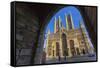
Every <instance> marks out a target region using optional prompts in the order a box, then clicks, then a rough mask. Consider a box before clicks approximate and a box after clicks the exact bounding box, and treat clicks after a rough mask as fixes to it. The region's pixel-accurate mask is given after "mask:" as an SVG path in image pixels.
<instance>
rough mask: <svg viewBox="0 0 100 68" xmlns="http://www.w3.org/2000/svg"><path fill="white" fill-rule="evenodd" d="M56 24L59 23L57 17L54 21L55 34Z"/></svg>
mask: <svg viewBox="0 0 100 68" xmlns="http://www.w3.org/2000/svg"><path fill="white" fill-rule="evenodd" d="M56 22H57V20H56V17H55V20H54V33H56Z"/></svg>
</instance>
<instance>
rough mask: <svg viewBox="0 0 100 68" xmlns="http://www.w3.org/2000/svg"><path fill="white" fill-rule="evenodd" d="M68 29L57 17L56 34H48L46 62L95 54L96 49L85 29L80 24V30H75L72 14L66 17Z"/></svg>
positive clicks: (55, 23)
mask: <svg viewBox="0 0 100 68" xmlns="http://www.w3.org/2000/svg"><path fill="white" fill-rule="evenodd" d="M65 20H66V28H65V27H64V26H63V24H62V21H61V18H60V16H59V18H58V19H57V18H56V17H55V21H54V32H53V33H50V31H48V33H47V39H46V48H45V52H46V60H49V59H58V58H68V57H74V56H83V55H88V54H91V53H94V48H93V47H92V46H91V45H92V44H91V43H90V41H89V38H88V35H87V33H86V30H85V27H84V26H83V24H82V23H81V22H80V27H79V28H74V23H73V19H72V16H71V14H68V15H66V14H65Z"/></svg>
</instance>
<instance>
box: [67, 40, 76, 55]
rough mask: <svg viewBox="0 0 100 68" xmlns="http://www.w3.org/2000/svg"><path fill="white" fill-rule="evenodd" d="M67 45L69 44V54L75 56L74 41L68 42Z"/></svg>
mask: <svg viewBox="0 0 100 68" xmlns="http://www.w3.org/2000/svg"><path fill="white" fill-rule="evenodd" d="M69 43H70V50H71V54H72V56H75V54H76V52H75V46H74V40H70V42H69Z"/></svg>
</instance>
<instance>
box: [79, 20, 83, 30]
mask: <svg viewBox="0 0 100 68" xmlns="http://www.w3.org/2000/svg"><path fill="white" fill-rule="evenodd" d="M79 25H80V28H84V25H83V22H82V21H81V20H80V21H79Z"/></svg>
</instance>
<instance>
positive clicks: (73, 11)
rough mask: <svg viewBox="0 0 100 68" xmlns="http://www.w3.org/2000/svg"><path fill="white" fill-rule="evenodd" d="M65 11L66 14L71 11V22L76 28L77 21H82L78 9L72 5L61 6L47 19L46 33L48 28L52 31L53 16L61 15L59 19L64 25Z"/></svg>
mask: <svg viewBox="0 0 100 68" xmlns="http://www.w3.org/2000/svg"><path fill="white" fill-rule="evenodd" d="M65 13H66V15H68V14H69V13H71V15H72V18H73V23H74V27H75V28H78V27H79V21H82V22H83V19H82V16H81V14H80V12H79V10H77V8H75V7H73V6H68V7H65V8H62V9H61V10H59V11H58V12H57V13H56V14H55V15H54V16H53V17H52V18H51V20H50V21H49V24H48V26H47V29H46V33H47V31H48V29H50V32H51V33H52V32H54V19H55V17H56V18H57V19H58V17H59V16H60V17H61V21H62V23H63V26H64V27H66V22H65Z"/></svg>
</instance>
